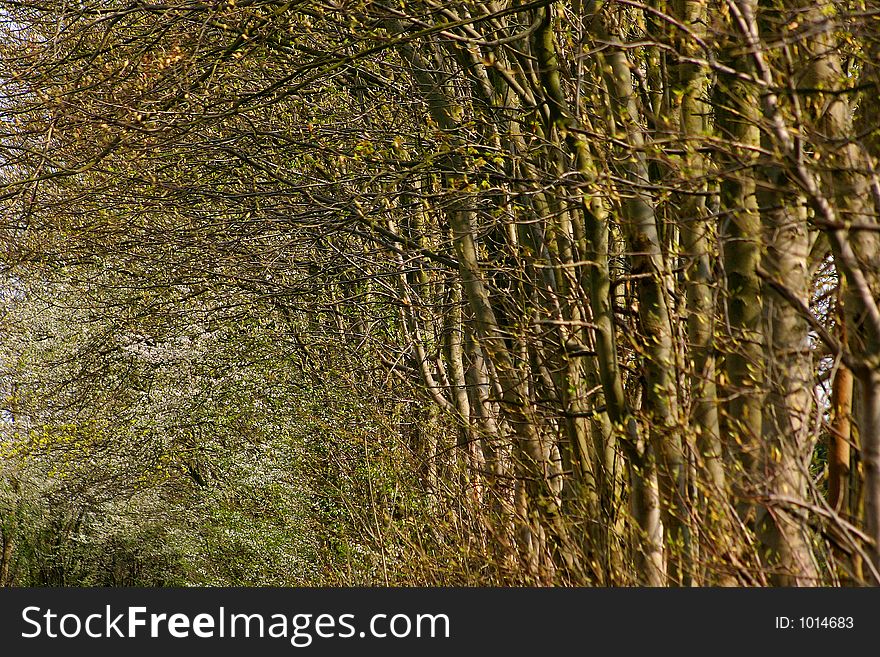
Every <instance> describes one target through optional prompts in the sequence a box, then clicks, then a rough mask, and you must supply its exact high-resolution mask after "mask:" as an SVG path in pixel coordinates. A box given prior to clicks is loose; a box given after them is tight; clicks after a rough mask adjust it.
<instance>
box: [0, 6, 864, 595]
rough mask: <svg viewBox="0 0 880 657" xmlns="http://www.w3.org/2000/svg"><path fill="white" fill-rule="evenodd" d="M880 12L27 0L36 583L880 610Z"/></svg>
mask: <svg viewBox="0 0 880 657" xmlns="http://www.w3.org/2000/svg"><path fill="white" fill-rule="evenodd" d="M878 18H880V7H877V6H876V5H874V4H872V3H870V2H863V1H856V0H853V1H847V2H835V3H831V2H820V3H813V2H801V1H800V0H718V1H714V0H712V1H709V0H670V1H666V0H656V1H653V0H652V1H651V2H648V3H642V2H631V1H629V0H626V1H624V0H618V1H616V2H581V1H574V0H573V1H571V2H568V1H566V2H550V1H548V0H538V1H536V2H520V1H518V0H515V1H511V0H499V1H497V2H496V1H493V2H452V3H447V2H433V1H430V0H429V1H423V2H410V1H409V0H404V1H402V2H398V3H388V4H386V3H382V2H372V1H369V0H360V1H353V2H346V1H340V2H328V3H322V2H312V1H310V0H304V1H302V2H269V1H264V0H250V1H244V0H242V1H238V2H235V1H232V0H229V1H226V2H196V1H191V0H181V1H180V2H177V3H169V4H162V3H159V4H155V3H142V2H139V1H133V2H132V1H123V0H120V1H118V2H117V1H113V2H106V1H102V2H94V3H90V2H81V3H79V4H77V5H76V6H74V5H71V4H68V3H62V2H57V3H56V2H49V1H47V2H40V1H39V0H38V1H35V2H5V1H4V2H0V25H2V32H3V34H2V39H0V42H2V45H0V62H2V64H0V78H2V80H3V82H4V92H3V94H2V101H0V114H2V121H3V123H2V126H3V127H2V142H0V144H2V145H0V153H2V158H3V159H2V190H0V191H2V195H0V198H2V202H3V222H2V231H3V237H2V242H3V263H4V268H3V281H4V284H3V291H4V294H3V303H4V319H3V326H2V330H3V340H2V344H3V349H2V355H0V367H2V372H3V378H2V381H3V383H2V385H3V392H4V395H6V402H5V405H4V408H5V417H4V420H3V434H2V444H0V447H2V449H3V454H4V461H3V466H2V467H3V472H2V474H3V478H4V479H3V482H4V483H3V489H2V490H3V497H2V498H0V514H2V515H0V527H2V532H3V534H2V538H3V546H4V549H3V560H2V578H0V579H2V583H7V584H8V583H15V584H26V583H44V582H45V583H56V582H61V583H92V582H98V583H115V584H129V583H147V584H162V583H245V584H251V583H255V584H258V583H307V582H308V583H367V582H372V583H389V584H420V583H429V584H437V583H443V584H461V583H467V584H488V583H533V584H534V583H538V584H595V585H632V584H648V585H717V584H744V585H766V584H781V585H817V584H841V583H843V584H862V583H878V582H880V575H878V568H880V308H878V298H880V244H878V240H880V230H878V226H880V224H878V213H880V182H878V177H877V173H876V168H877V158H878V156H880V151H878V148H880V141H878V134H880V133H878V130H880V123H878V114H877V103H876V98H877V97H878V89H880V88H878V84H880V77H878V70H877V61H880V28H878V25H880V22H878Z"/></svg>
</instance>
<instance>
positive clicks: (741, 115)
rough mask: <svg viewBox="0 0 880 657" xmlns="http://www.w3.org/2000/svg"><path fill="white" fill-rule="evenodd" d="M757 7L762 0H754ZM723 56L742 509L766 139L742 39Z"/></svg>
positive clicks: (734, 409) (734, 440)
mask: <svg viewBox="0 0 880 657" xmlns="http://www.w3.org/2000/svg"><path fill="white" fill-rule="evenodd" d="M748 1H749V2H750V3H751V4H752V6H753V7H754V6H756V5H757V2H756V0H748ZM720 59H721V60H722V61H723V62H724V63H725V64H726V65H727V66H729V67H730V68H731V69H732V70H733V71H734V74H731V75H720V76H719V79H718V82H717V83H716V86H715V103H714V105H715V126H716V131H717V133H718V134H719V136H720V137H721V138H722V139H723V140H725V142H727V144H729V146H725V147H724V148H722V149H720V150H719V151H718V153H717V159H718V162H719V163H720V164H721V165H722V167H723V168H722V173H723V177H722V180H721V190H720V191H721V217H720V219H721V222H720V228H721V238H722V242H723V252H722V255H723V264H724V272H725V275H726V293H727V316H726V319H727V327H728V331H729V333H728V335H727V340H728V344H727V348H726V353H725V357H724V370H723V375H724V379H725V383H726V385H725V388H724V391H723V395H724V397H726V399H727V403H726V404H725V407H724V417H723V428H724V439H723V442H724V447H725V449H726V450H727V451H728V454H729V456H730V460H729V472H730V473H731V479H732V482H731V483H732V484H733V485H734V492H735V494H736V497H737V499H736V506H737V509H738V510H739V512H740V515H741V516H742V517H743V518H745V519H748V518H749V516H750V515H751V514H750V510H751V509H752V502H753V499H752V498H753V495H754V491H753V490H752V489H751V487H752V485H753V484H754V473H755V463H756V461H757V456H758V453H759V451H760V449H761V433H762V431H761V427H762V421H761V411H762V406H763V377H764V375H763V369H764V364H763V361H764V358H763V337H762V334H761V307H762V294H761V280H760V277H759V276H758V265H759V264H760V261H761V219H760V215H759V214H758V202H757V199H756V197H755V191H756V188H755V175H754V166H755V160H756V157H757V153H758V149H759V146H760V132H759V129H758V120H759V116H760V107H759V104H758V95H757V91H756V89H755V85H754V84H752V83H751V82H749V81H748V77H749V76H751V75H752V72H753V65H752V62H751V60H750V59H749V57H748V55H747V53H744V52H743V51H742V47H741V42H740V41H739V40H738V39H736V38H735V37H727V40H726V41H723V42H722V43H721V55H720Z"/></svg>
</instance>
